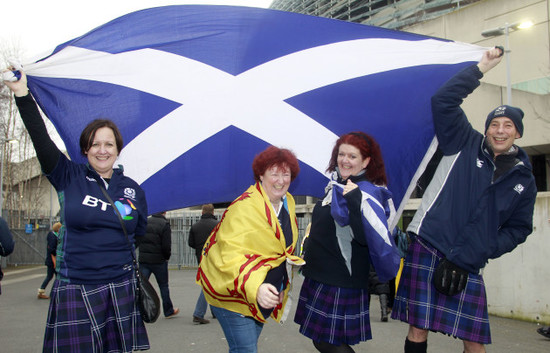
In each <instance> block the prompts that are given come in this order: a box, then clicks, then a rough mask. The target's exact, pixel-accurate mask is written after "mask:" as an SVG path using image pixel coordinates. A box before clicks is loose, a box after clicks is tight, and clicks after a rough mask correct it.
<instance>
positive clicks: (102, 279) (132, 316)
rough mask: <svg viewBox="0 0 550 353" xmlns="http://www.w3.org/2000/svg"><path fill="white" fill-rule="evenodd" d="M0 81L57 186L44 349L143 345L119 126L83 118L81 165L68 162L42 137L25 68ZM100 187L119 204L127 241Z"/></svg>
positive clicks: (133, 218)
mask: <svg viewBox="0 0 550 353" xmlns="http://www.w3.org/2000/svg"><path fill="white" fill-rule="evenodd" d="M12 69H13V68H12ZM4 83H5V84H6V85H7V86H8V87H9V88H10V89H11V90H12V92H13V93H14V95H15V103H16V104H17V108H18V109H19V113H20V115H21V119H22V120H23V123H24V124H25V127H26V128H27V131H28V132H29V135H30V137H31V140H32V143H33V145H34V149H35V150H36V156H37V158H38V161H39V162H40V166H41V168H42V171H43V172H44V174H46V176H47V177H48V180H49V181H50V183H51V184H52V185H53V186H54V188H55V189H56V190H57V193H58V195H59V204H60V206H61V223H62V224H63V227H62V228H61V234H60V236H59V245H58V249H59V251H58V252H57V263H56V268H57V270H58V273H57V276H56V279H55V281H54V284H53V288H52V291H51V297H52V300H50V307H49V311H48V319H47V323H46V332H45V334H44V345H43V353H50V352H81V353H87V352H131V351H132V350H146V349H149V339H148V337H147V331H146V329H145V325H144V323H143V320H142V318H141V314H140V312H139V309H138V306H137V304H136V300H135V297H136V276H135V273H134V266H133V256H132V253H131V252H132V251H134V245H133V243H134V238H135V237H139V236H143V235H145V230H146V226H147V202H146V199H145V193H144V191H143V190H142V189H141V187H140V186H139V185H138V183H136V182H135V181H134V180H132V179H130V178H128V177H127V176H125V175H124V173H123V170H122V168H121V167H120V166H118V167H114V164H115V162H116V160H117V158H118V155H119V154H120V151H121V150H122V147H123V145H124V143H123V140H122V135H121V134H120V131H119V129H118V127H117V126H116V125H115V124H114V123H113V122H112V121H111V120H107V119H95V120H92V119H90V120H91V121H90V122H89V123H88V124H87V125H86V126H85V127H84V129H83V130H82V133H81V135H80V142H79V147H80V152H81V154H82V155H83V156H84V157H86V158H87V163H77V162H74V161H71V160H69V159H68V158H67V157H66V156H65V155H64V154H63V153H61V151H60V150H59V149H58V148H57V146H56V145H55V143H54V142H53V141H52V139H51V138H50V136H49V135H48V130H47V129H46V125H45V124H44V120H43V119H42V116H41V115H40V112H39V110H38V107H37V105H36V103H35V101H34V99H33V97H32V96H31V94H30V92H29V89H28V87H27V76H26V75H25V73H24V72H23V71H21V78H20V79H19V80H18V81H16V82H8V81H4ZM71 123H72V122H71ZM102 188H103V189H105V190H106V191H105V192H106V193H107V194H108V195H109V198H111V199H113V200H117V203H120V204H121V206H122V207H121V209H122V210H123V212H121V213H122V214H121V216H122V217H123V218H124V219H125V220H124V221H123V222H124V223H123V224H124V228H125V229H126V230H127V233H128V238H129V241H130V242H131V246H129V245H128V239H127V237H126V235H125V234H124V231H123V226H122V224H121V221H120V220H119V216H117V214H116V213H115V210H114V208H113V207H114V206H112V205H111V202H110V201H109V200H108V198H107V197H106V196H105V195H104V193H103V191H102Z"/></svg>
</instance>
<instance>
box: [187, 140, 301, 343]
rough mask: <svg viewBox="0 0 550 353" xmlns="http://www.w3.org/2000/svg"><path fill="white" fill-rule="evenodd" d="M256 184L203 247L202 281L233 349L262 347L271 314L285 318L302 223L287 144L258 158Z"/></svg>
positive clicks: (236, 202) (234, 204) (199, 274)
mask: <svg viewBox="0 0 550 353" xmlns="http://www.w3.org/2000/svg"><path fill="white" fill-rule="evenodd" d="M252 169H253V171H254V179H255V180H256V182H255V184H253V185H251V186H250V187H249V188H248V189H247V190H246V191H245V192H244V193H243V194H242V195H240V196H239V197H238V198H237V199H235V200H234V201H233V202H232V203H231V205H230V206H229V207H228V208H227V210H226V211H225V213H224V215H223V216H222V220H221V221H220V223H218V225H217V226H216V228H214V230H213V231H212V234H210V237H209V238H208V240H207V241H206V243H205V245H204V248H203V256H202V260H201V263H200V266H199V270H198V272H197V283H199V284H200V285H201V286H202V288H203V291H204V295H205V297H206V300H207V301H208V303H209V304H210V305H211V308H212V312H213V314H214V315H216V318H217V319H218V321H219V322H220V325H221V326H222V329H223V331H224V333H225V337H226V339H227V343H228V344H229V352H231V353H242V352H247V353H248V352H257V343H258V338H259V336H260V333H261V331H262V328H263V325H264V323H265V321H266V319H267V318H268V317H269V316H271V317H272V318H273V319H274V320H276V321H277V322H282V321H283V320H284V319H285V318H286V315H287V312H288V310H286V311H285V307H286V308H287V309H288V308H289V307H290V306H289V305H288V306H287V301H288V292H289V289H290V281H291V274H292V271H291V270H290V267H291V265H302V264H303V263H304V261H303V260H302V259H301V258H300V257H298V256H295V255H294V250H295V247H296V241H297V240H298V226H297V224H298V223H297V220H296V213H295V204H294V198H293V197H292V195H290V194H289V193H288V187H289V185H290V182H291V181H292V180H294V179H295V178H296V176H297V175H298V172H299V170H300V168H299V165H298V160H297V159H296V156H294V154H293V153H292V152H291V151H290V150H287V149H280V148H277V147H273V146H271V147H268V148H267V149H266V150H264V151H263V152H261V153H260V154H258V155H257V156H256V157H255V158H254V161H253V163H252Z"/></svg>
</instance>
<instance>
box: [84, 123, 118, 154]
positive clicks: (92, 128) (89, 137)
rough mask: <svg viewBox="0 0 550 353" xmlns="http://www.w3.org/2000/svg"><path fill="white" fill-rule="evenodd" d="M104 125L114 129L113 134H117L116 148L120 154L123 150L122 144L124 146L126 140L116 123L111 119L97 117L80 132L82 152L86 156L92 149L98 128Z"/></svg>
mask: <svg viewBox="0 0 550 353" xmlns="http://www.w3.org/2000/svg"><path fill="white" fill-rule="evenodd" d="M103 127H108V128H109V129H111V130H113V134H114V135H115V142H116V148H117V151H118V154H120V151H122V146H124V141H123V140H122V134H121V133H120V131H119V130H118V127H117V126H116V124H115V123H114V122H112V121H111V120H109V119H95V120H93V121H92V122H90V123H89V124H88V125H86V127H85V128H84V130H82V133H81V134H80V153H81V154H82V155H83V156H85V155H86V152H88V151H89V150H90V147H92V143H93V142H94V137H95V133H96V132H97V130H99V129H101V128H103Z"/></svg>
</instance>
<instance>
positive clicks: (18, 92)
mask: <svg viewBox="0 0 550 353" xmlns="http://www.w3.org/2000/svg"><path fill="white" fill-rule="evenodd" d="M13 70H15V69H14V68H13V67H9V68H8V69H6V70H4V71H13ZM19 72H20V73H21V78H20V79H19V80H18V81H14V82H12V81H4V84H5V85H6V86H8V87H9V89H11V91H12V92H13V94H14V95H15V96H16V97H23V96H26V95H27V94H29V88H28V87H27V75H25V73H24V72H23V70H19Z"/></svg>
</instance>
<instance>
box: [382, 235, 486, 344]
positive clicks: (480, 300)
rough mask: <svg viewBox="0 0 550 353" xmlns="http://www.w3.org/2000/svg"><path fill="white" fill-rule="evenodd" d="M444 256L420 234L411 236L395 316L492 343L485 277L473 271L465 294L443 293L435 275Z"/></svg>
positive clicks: (414, 324)
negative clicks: (433, 278)
mask: <svg viewBox="0 0 550 353" xmlns="http://www.w3.org/2000/svg"><path fill="white" fill-rule="evenodd" d="M442 257H443V255H442V254H441V253H440V252H439V251H438V250H437V249H435V248H433V247H432V246H430V245H429V244H427V243H426V242H425V241H423V240H422V239H420V238H418V237H412V243H411V246H410V247H409V252H408V254H407V257H406V259H405V264H404V268H403V273H402V275H401V281H400V282H399V287H398V290H397V294H396V297H395V300H394V304H393V310H392V315H391V317H392V319H399V320H401V321H404V322H407V323H409V324H410V325H413V326H415V327H418V328H420V329H426V330H431V331H435V332H442V333H445V334H447V335H450V336H453V337H455V338H460V339H462V340H466V341H472V342H477V343H481V344H489V343H491V331H490V327H489V314H488V311H487V297H486V293H485V284H484V282H483V277H482V276H481V275H474V274H471V273H470V274H469V275H468V282H467V283H466V288H465V289H464V291H462V293H459V294H456V295H455V296H447V295H444V294H441V293H439V292H438V291H437V290H436V289H435V287H434V285H433V281H432V277H433V273H434V270H435V267H436V266H437V264H438V263H439V260H440V259H441V258H442Z"/></svg>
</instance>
